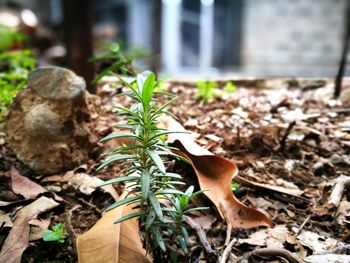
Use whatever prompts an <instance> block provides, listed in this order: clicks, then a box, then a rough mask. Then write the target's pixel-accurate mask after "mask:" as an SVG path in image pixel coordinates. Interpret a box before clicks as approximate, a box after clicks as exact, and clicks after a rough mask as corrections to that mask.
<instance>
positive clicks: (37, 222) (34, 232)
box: [29, 217, 51, 241]
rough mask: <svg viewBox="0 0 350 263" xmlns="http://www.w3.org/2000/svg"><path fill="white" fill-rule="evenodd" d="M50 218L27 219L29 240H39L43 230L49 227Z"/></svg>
mask: <svg viewBox="0 0 350 263" xmlns="http://www.w3.org/2000/svg"><path fill="white" fill-rule="evenodd" d="M50 222H51V218H50V217H48V218H44V219H32V220H30V221H29V225H30V232H29V240H30V241H33V240H39V239H41V238H42V237H43V234H44V232H45V231H46V230H47V229H48V228H49V225H50Z"/></svg>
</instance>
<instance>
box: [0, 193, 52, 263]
mask: <svg viewBox="0 0 350 263" xmlns="http://www.w3.org/2000/svg"><path fill="white" fill-rule="evenodd" d="M57 205H58V203H56V202H55V201H54V200H53V199H51V198H47V197H45V196H42V197H40V198H39V199H37V200H35V201H34V202H32V203H31V204H29V205H27V206H26V207H24V208H22V209H21V210H19V211H18V212H17V214H16V219H15V222H14V224H13V227H12V229H11V231H10V233H9V235H8V236H7V238H6V240H5V242H4V244H3V246H2V249H1V252H0V262H8V263H19V262H21V257H22V254H23V251H24V250H25V249H26V248H27V247H28V243H29V220H31V219H34V218H36V216H37V215H38V214H40V213H42V212H45V211H47V210H50V209H52V208H54V207H56V206H57Z"/></svg>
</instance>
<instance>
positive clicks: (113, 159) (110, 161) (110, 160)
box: [96, 154, 136, 172]
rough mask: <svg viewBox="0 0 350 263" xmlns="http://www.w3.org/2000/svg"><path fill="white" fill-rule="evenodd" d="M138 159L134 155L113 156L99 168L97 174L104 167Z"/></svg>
mask: <svg viewBox="0 0 350 263" xmlns="http://www.w3.org/2000/svg"><path fill="white" fill-rule="evenodd" d="M134 158H136V157H135V156H134V155H124V154H119V155H117V156H113V157H111V158H108V159H107V160H106V161H105V162H104V163H103V164H101V165H100V166H99V167H97V169H96V172H98V171H100V170H101V169H103V168H104V167H106V166H108V165H109V164H111V163H113V162H116V161H121V160H125V159H134Z"/></svg>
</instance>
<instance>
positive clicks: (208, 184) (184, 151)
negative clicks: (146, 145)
mask: <svg viewBox="0 0 350 263" xmlns="http://www.w3.org/2000/svg"><path fill="white" fill-rule="evenodd" d="M161 124H162V125H163V126H164V127H166V128H167V129H168V130H170V131H185V129H184V128H183V127H182V126H181V124H179V123H178V122H177V121H175V120H174V119H172V118H169V117H163V118H162V120H161ZM168 140H169V141H170V142H172V143H174V145H175V146H176V147H177V148H178V149H179V150H180V151H177V153H178V154H180V155H183V156H184V157H186V158H188V159H189V160H190V161H191V165H192V167H193V168H194V170H195V172H196V175H197V178H198V182H199V185H200V187H201V189H206V190H208V191H206V192H204V194H205V195H206V196H208V198H209V199H210V200H211V201H212V202H213V203H214V204H215V206H216V208H217V209H218V211H219V213H220V215H221V217H222V218H223V219H224V220H225V221H226V222H227V224H228V226H229V227H237V228H252V227H257V226H272V225H273V222H272V221H271V220H270V219H269V217H268V216H267V215H265V213H263V212H260V211H258V210H255V209H252V208H249V207H247V206H245V205H244V204H242V203H241V202H240V201H239V200H238V199H237V198H236V197H235V196H234V195H233V192H232V190H231V182H232V179H233V178H234V177H235V176H236V175H237V173H238V168H237V166H236V165H235V164H234V163H233V162H231V161H229V160H227V159H225V158H222V157H218V156H215V155H213V154H212V153H211V152H209V151H208V150H205V149H203V148H202V147H200V146H199V145H198V144H196V143H195V142H194V141H193V139H192V138H191V136H189V135H188V134H184V133H174V134H170V135H169V136H168Z"/></svg>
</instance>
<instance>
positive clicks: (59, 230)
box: [43, 223, 68, 243]
mask: <svg viewBox="0 0 350 263" xmlns="http://www.w3.org/2000/svg"><path fill="white" fill-rule="evenodd" d="M67 237H68V233H66V232H65V231H64V224H62V223H59V224H56V225H55V226H54V227H53V228H52V230H46V231H45V232H44V233H43V240H44V241H55V242H58V243H64V240H65V239H66V238H67Z"/></svg>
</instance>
